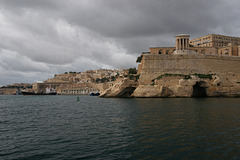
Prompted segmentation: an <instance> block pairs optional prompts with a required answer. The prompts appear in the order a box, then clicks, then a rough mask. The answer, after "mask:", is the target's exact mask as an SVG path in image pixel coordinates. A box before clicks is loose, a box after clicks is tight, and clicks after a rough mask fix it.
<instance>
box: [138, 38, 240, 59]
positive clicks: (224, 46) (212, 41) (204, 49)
mask: <svg viewBox="0 0 240 160" xmlns="http://www.w3.org/2000/svg"><path fill="white" fill-rule="evenodd" d="M189 38H190V36H189V35H186V34H181V35H178V36H176V43H175V47H150V48H149V51H148V52H143V53H142V54H164V55H165V54H166V55H167V54H184V53H185V54H187V53H192V54H194V53H195V54H197V53H198V54H211V55H226V56H240V38H238V37H230V36H223V35H215V34H210V35H207V36H203V37H200V38H195V39H193V40H190V39H189Z"/></svg>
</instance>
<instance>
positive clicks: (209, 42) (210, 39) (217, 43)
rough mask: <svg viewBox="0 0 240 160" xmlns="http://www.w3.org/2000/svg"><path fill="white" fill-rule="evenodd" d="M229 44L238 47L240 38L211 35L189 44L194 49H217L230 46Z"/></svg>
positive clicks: (191, 41) (196, 39) (193, 40)
mask: <svg viewBox="0 0 240 160" xmlns="http://www.w3.org/2000/svg"><path fill="white" fill-rule="evenodd" d="M229 43H232V45H236V46H238V45H240V38H239V37H231V36H224V35H218V34H209V35H206V36H202V37H199V38H194V39H192V40H190V42H189V44H190V45H191V46H193V47H215V48H221V47H226V46H228V44H229Z"/></svg>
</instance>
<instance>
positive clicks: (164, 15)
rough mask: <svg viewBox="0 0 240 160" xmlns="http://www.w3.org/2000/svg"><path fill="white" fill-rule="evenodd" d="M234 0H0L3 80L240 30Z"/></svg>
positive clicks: (123, 62) (89, 65)
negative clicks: (183, 38) (177, 38)
mask: <svg viewBox="0 0 240 160" xmlns="http://www.w3.org/2000/svg"><path fill="white" fill-rule="evenodd" d="M239 6H240V1H239V0H0V86H1V85H6V84H12V83H25V82H26V83H35V82H37V81H44V80H46V79H48V78H52V77H53V76H54V74H60V73H64V72H69V71H76V72H82V71H86V70H90V69H98V68H105V69H119V68H130V67H137V64H136V59H137V57H138V56H139V55H140V54H141V53H142V52H144V51H148V48H149V47H164V46H166V47H171V46H174V41H175V39H174V36H175V35H178V34H190V36H191V37H190V39H191V38H196V37H199V36H204V35H207V34H223V35H229V36H235V37H240V16H239V15H240V9H239Z"/></svg>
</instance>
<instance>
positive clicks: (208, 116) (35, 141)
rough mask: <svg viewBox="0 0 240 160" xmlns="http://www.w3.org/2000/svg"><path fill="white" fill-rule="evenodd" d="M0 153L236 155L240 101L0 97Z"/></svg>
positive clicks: (30, 155) (15, 156)
mask: <svg viewBox="0 0 240 160" xmlns="http://www.w3.org/2000/svg"><path fill="white" fill-rule="evenodd" d="M0 159H1V160H5V159H29V160H37V159H104V160H107V159H201V160H202V159H236V160H237V159H240V99H238V98H229V99H228V98H208V99H181V98H178V99H102V98H98V97H90V96H80V101H79V102H77V96H0Z"/></svg>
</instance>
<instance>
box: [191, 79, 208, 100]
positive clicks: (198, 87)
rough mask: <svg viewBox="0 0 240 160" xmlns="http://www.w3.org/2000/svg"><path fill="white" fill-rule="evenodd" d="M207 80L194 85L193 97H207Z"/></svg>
mask: <svg viewBox="0 0 240 160" xmlns="http://www.w3.org/2000/svg"><path fill="white" fill-rule="evenodd" d="M205 86H206V82H196V84H195V85H194V86H193V93H192V97H195V98H196V97H207V92H206V87H205Z"/></svg>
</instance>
